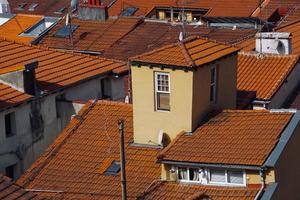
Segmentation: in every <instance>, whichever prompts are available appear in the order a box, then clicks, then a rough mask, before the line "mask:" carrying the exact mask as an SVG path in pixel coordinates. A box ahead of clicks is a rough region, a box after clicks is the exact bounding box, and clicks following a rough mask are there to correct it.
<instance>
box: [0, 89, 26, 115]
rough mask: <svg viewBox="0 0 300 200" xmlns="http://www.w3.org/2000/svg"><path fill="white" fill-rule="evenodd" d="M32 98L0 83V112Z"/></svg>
mask: <svg viewBox="0 0 300 200" xmlns="http://www.w3.org/2000/svg"><path fill="white" fill-rule="evenodd" d="M31 98H32V96H30V95H28V94H25V93H22V92H20V91H18V90H16V89H14V88H12V87H10V86H8V85H5V84H2V83H0V110H3V109H6V108H8V107H11V106H15V105H18V104H20V103H23V102H25V101H28V100H30V99H31Z"/></svg>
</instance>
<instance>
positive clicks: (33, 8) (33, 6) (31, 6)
mask: <svg viewBox="0 0 300 200" xmlns="http://www.w3.org/2000/svg"><path fill="white" fill-rule="evenodd" d="M38 5H39V4H37V3H33V4H31V5H30V6H29V8H28V10H29V11H34V10H35V8H36V7H37V6H38Z"/></svg>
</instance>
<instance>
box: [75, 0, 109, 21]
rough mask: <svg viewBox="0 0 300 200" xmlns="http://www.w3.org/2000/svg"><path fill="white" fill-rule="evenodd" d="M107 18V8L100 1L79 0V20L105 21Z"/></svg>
mask: <svg viewBox="0 0 300 200" xmlns="http://www.w3.org/2000/svg"><path fill="white" fill-rule="evenodd" d="M107 18H108V12H107V7H106V6H104V5H102V3H101V0H81V1H80V3H79V19H82V20H106V19H107Z"/></svg>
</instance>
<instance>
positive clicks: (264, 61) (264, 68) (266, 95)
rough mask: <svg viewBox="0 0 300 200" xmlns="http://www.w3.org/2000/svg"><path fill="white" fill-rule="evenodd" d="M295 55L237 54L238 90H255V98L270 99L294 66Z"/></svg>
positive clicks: (296, 58) (296, 57)
mask: <svg viewBox="0 0 300 200" xmlns="http://www.w3.org/2000/svg"><path fill="white" fill-rule="evenodd" d="M298 59H299V57H298V56H296V55H267V54H265V55H259V54H255V53H240V54H239V55H238V74H237V88H238V90H244V91H253V92H256V98H257V99H260V100H270V99H271V98H272V97H273V96H274V94H275V93H276V92H277V90H278V89H279V88H280V87H281V85H282V83H283V82H284V81H285V80H286V78H287V77H288V75H289V74H290V72H291V71H292V70H293V69H294V67H295V66H296V63H297V62H298Z"/></svg>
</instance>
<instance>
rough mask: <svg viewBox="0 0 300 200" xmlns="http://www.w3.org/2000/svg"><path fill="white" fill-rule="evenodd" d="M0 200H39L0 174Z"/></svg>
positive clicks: (36, 196)
mask: <svg viewBox="0 0 300 200" xmlns="http://www.w3.org/2000/svg"><path fill="white" fill-rule="evenodd" d="M0 199H5V200H41V199H45V198H41V197H39V196H38V195H37V194H34V193H32V192H28V191H26V190H25V189H23V188H22V187H20V186H19V185H17V184H14V183H13V182H12V180H11V179H10V178H8V177H5V176H3V175H1V174H0Z"/></svg>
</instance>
